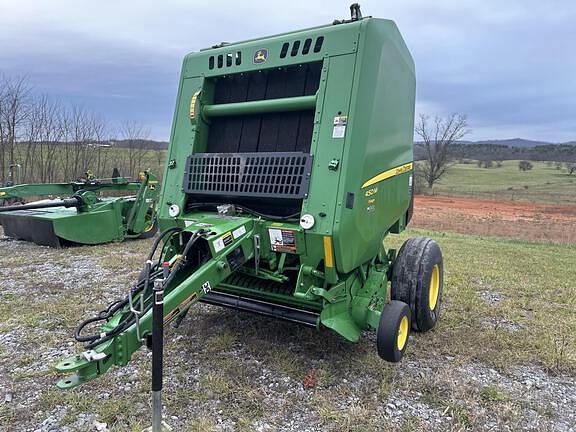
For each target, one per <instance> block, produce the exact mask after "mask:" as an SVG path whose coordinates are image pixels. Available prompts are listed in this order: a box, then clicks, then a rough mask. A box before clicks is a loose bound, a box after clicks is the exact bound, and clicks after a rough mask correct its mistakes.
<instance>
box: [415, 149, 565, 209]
mask: <svg viewBox="0 0 576 432" xmlns="http://www.w3.org/2000/svg"><path fill="white" fill-rule="evenodd" d="M532 164H533V165H534V168H533V169H532V170H530V171H520V170H519V169H518V161H516V160H510V161H504V162H503V164H502V167H500V168H488V169H486V168H478V166H477V165H476V164H475V163H471V164H462V163H458V164H455V165H454V166H452V167H450V169H449V170H448V172H447V173H446V175H445V176H444V177H443V178H442V179H441V180H440V181H438V182H437V183H436V184H435V185H434V187H433V192H434V193H435V194H439V195H459V196H474V197H480V198H486V199H492V198H496V199H499V200H522V201H532V202H549V203H559V204H576V176H575V175H572V176H569V175H568V173H567V171H566V170H565V169H561V170H557V169H556V167H555V166H553V165H552V166H548V164H547V163H546V162H532ZM426 191H427V190H426V189H424V192H425V193H426Z"/></svg>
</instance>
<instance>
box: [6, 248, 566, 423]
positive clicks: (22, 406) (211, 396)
mask: <svg viewBox="0 0 576 432" xmlns="http://www.w3.org/2000/svg"><path fill="white" fill-rule="evenodd" d="M149 244H150V241H133V242H126V243H123V244H112V245H103V246H97V247H76V248H69V249H63V250H56V249H50V248H46V247H41V246H36V245H33V244H30V243H26V242H20V241H13V240H8V239H6V238H3V239H2V240H1V241H0V286H1V288H0V307H1V308H2V312H3V317H4V319H3V321H2V322H1V323H0V361H1V364H2V368H1V369H0V431H6V432H8V431H18V432H20V431H22V432H25V431H30V432H32V431H34V432H37V431H40V432H52V431H62V432H65V431H66V432H71V431H140V430H142V429H143V428H144V427H145V426H147V425H149V422H150V421H149V415H150V408H149V404H150V402H149V394H148V388H149V383H150V378H149V366H150V354H149V353H148V352H146V351H145V350H141V351H140V352H138V353H137V354H136V355H135V357H134V359H133V361H132V362H131V363H130V364H129V365H128V366H126V367H124V368H114V369H112V370H111V371H109V373H108V374H106V375H105V376H103V377H101V378H100V379H98V380H96V381H94V382H93V383H91V384H90V385H86V386H83V387H81V388H77V389H75V390H72V391H60V390H58V389H57V388H55V385H54V384H55V381H56V379H57V377H56V375H55V374H54V371H53V369H52V366H53V365H54V364H55V363H56V362H57V361H59V360H60V359H62V358H63V357H66V356H70V355H72V354H74V353H76V352H77V351H78V350H79V349H80V347H78V346H77V344H76V343H73V342H72V337H71V334H72V332H73V329H74V327H75V325H76V324H77V323H78V321H79V320H80V319H82V318H85V317H86V316H87V315H88V314H93V313H94V312H97V311H98V310H100V309H101V308H102V307H103V306H104V305H106V304H107V303H108V302H110V301H111V300H114V299H116V298H118V297H121V296H123V294H124V293H125V290H126V286H128V285H129V284H130V282H131V281H133V280H134V278H135V277H136V276H137V274H138V272H139V269H140V265H141V262H142V260H143V257H144V255H145V252H146V251H147V249H148V247H149ZM479 298H481V299H482V300H483V301H486V302H488V303H491V302H499V301H501V300H502V299H503V298H504V296H503V295H502V294H501V293H498V292H491V291H482V292H481V293H480V294H479ZM447 302H448V308H449V300H447ZM481 325H482V326H488V327H491V326H497V327H498V328H499V330H498V331H502V332H515V331H517V329H516V328H515V327H514V326H513V325H508V324H507V323H500V324H498V323H496V324H494V323H493V322H491V321H490V320H485V321H483V322H482V323H481ZM437 332H442V324H441V325H440V326H439V328H438V329H437V330H436V331H434V332H432V333H431V334H428V335H415V336H411V348H410V352H409V353H408V355H407V357H406V358H405V359H404V361H403V362H402V363H401V364H399V365H389V364H384V363H382V362H381V361H380V360H379V359H378V357H377V356H376V354H375V347H374V334H372V333H370V334H366V335H365V337H364V338H363V339H362V341H361V342H360V343H358V344H350V343H347V342H345V341H343V340H342V339H341V338H339V337H338V336H337V335H334V334H332V333H329V332H322V333H321V334H318V333H317V332H316V331H314V330H312V329H308V328H302V327H299V326H296V325H292V324H289V323H283V322H278V321H271V320H268V319H265V318H263V317H257V316H253V315H249V314H244V313H238V312H234V311H229V310H223V309H219V308H214V307H210V306H207V305H197V306H196V307H194V311H193V312H192V313H190V316H189V317H188V318H187V319H186V320H185V321H184V324H183V325H182V326H181V327H180V328H179V329H176V330H174V329H169V330H168V331H167V336H166V366H165V367H166V371H165V372H166V375H165V398H164V402H165V407H164V408H165V418H166V420H167V422H168V423H169V424H170V425H171V426H172V427H173V430H175V431H196V430H198V431H208V430H214V431H235V430H240V431H243V430H246V431H248V430H254V431H311V432H312V431H341V430H342V431H348V430H350V431H352V430H354V431H374V430H392V431H411V430H417V431H447V430H448V431H449V430H454V431H463V430H474V431H476V430H477V431H517V430H538V431H558V432H574V431H576V426H575V425H576V391H575V390H576V380H575V377H574V376H573V375H572V374H570V373H565V374H562V373H556V374H551V373H550V371H549V370H547V369H546V368H544V367H543V366H541V365H535V364H515V365H510V366H509V367H507V368H505V369H497V368H495V367H493V366H492V365H490V364H487V363H486V362H483V361H481V360H476V359H470V358H464V357H461V356H458V355H449V354H447V352H449V350H448V349H442V348H437V347H435V346H434V344H433V342H434V338H435V337H436V333H437Z"/></svg>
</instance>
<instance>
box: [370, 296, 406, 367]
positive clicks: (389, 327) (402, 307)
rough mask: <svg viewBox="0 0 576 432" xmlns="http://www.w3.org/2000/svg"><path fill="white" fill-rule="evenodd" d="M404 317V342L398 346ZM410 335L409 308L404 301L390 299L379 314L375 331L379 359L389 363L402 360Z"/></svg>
mask: <svg viewBox="0 0 576 432" xmlns="http://www.w3.org/2000/svg"><path fill="white" fill-rule="evenodd" d="M404 317H406V319H407V320H408V322H407V325H406V326H405V328H404V330H403V331H404V332H406V335H404V343H403V345H402V347H401V348H399V346H398V344H399V334H398V333H399V331H400V324H401V322H402V320H403V319H404ZM409 335H410V308H409V307H408V305H407V304H406V303H404V302H401V301H398V300H392V301H391V302H390V303H388V304H387V305H386V306H384V309H383V310H382V314H381V315H380V324H379V325H378V331H377V333H376V348H377V350H378V355H379V356H380V358H381V359H383V360H386V361H388V362H391V363H398V362H399V361H400V360H402V357H403V356H404V353H405V352H406V347H407V346H408V337H409Z"/></svg>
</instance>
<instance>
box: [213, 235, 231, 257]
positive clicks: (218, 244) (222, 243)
mask: <svg viewBox="0 0 576 432" xmlns="http://www.w3.org/2000/svg"><path fill="white" fill-rule="evenodd" d="M233 241H234V239H233V238H232V233H231V232H230V231H228V232H227V233H226V234H224V235H223V236H222V237H220V238H218V239H216V240H214V243H213V245H214V250H215V251H216V252H220V251H221V250H222V249H224V248H225V247H226V246H228V245H230V244H231V243H232V242H233Z"/></svg>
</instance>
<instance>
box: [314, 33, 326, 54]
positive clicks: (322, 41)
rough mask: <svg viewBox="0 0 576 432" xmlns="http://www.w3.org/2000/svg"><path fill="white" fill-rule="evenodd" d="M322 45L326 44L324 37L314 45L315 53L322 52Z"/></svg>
mask: <svg viewBox="0 0 576 432" xmlns="http://www.w3.org/2000/svg"><path fill="white" fill-rule="evenodd" d="M322 43H324V36H319V37H318V38H317V39H316V43H315V44H314V52H315V53H317V52H320V50H321V49H322Z"/></svg>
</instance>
